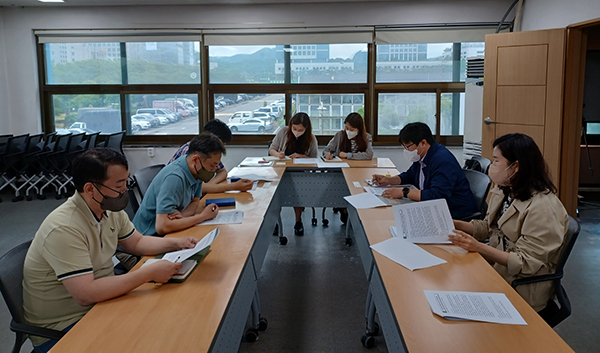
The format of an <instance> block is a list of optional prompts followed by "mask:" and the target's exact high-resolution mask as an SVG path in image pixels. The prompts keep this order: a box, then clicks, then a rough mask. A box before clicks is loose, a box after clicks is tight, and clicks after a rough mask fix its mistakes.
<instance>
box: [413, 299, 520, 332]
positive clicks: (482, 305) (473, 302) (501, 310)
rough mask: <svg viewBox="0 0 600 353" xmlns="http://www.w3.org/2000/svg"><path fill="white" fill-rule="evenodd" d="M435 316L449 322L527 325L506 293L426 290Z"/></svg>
mask: <svg viewBox="0 0 600 353" xmlns="http://www.w3.org/2000/svg"><path fill="white" fill-rule="evenodd" d="M423 292H424V293H425V297H426V298H427V301H428V302H429V307H431V311H433V313H434V314H436V315H439V316H441V317H443V318H445V319H448V320H471V321H484V322H493V323H497V324H511V325H527V322H525V320H523V317H522V316H521V314H519V312H518V311H517V309H516V308H515V307H514V305H512V303H511V302H510V300H508V298H507V297H506V295H505V294H504V293H480V292H450V291H432V290H424V291H423Z"/></svg>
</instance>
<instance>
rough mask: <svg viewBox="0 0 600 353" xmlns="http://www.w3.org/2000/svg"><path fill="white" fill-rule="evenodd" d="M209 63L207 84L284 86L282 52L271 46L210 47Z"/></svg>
mask: <svg viewBox="0 0 600 353" xmlns="http://www.w3.org/2000/svg"><path fill="white" fill-rule="evenodd" d="M208 61H209V71H208V76H209V79H210V83H283V79H284V75H283V71H282V70H279V71H278V70H277V63H282V62H283V51H278V50H276V49H275V46H274V45H262V46H257V45H238V46H219V45H211V46H210V47H209V48H208Z"/></svg>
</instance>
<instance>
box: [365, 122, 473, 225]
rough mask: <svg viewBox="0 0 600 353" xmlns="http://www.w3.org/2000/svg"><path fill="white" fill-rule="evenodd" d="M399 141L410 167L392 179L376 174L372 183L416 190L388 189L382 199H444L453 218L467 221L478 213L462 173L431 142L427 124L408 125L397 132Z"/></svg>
mask: <svg viewBox="0 0 600 353" xmlns="http://www.w3.org/2000/svg"><path fill="white" fill-rule="evenodd" d="M398 141H399V142H400V143H401V144H402V146H403V147H404V148H403V149H404V152H403V153H404V157H405V158H406V159H407V160H408V161H409V162H411V163H412V165H411V167H410V168H409V169H408V170H407V171H406V172H404V173H402V174H400V175H396V176H393V177H386V176H384V175H379V174H375V175H373V183H375V184H378V185H381V186H386V185H401V184H404V185H406V184H412V185H414V186H416V187H417V188H418V190H410V189H409V188H408V187H405V188H389V189H387V190H385V191H384V192H383V194H382V195H383V196H384V197H390V198H396V199H400V198H403V197H407V198H409V199H411V200H413V201H427V200H434V199H446V202H447V203H448V208H449V209H450V214H451V215H452V218H454V219H463V218H467V217H469V216H470V215H472V214H474V213H475V212H476V211H477V207H476V205H475V199H474V198H473V193H472V192H471V187H470V185H469V181H468V180H467V177H466V176H465V173H464V172H463V170H462V168H461V167H460V165H459V164H458V161H457V160H456V158H455V157H454V155H453V154H452V153H451V152H450V151H448V149H446V147H444V146H442V145H440V144H439V143H437V142H435V141H434V140H433V135H432V134H431V130H430V129H429V126H427V124H424V123H410V124H407V125H406V126H404V128H402V130H400V134H399V137H398Z"/></svg>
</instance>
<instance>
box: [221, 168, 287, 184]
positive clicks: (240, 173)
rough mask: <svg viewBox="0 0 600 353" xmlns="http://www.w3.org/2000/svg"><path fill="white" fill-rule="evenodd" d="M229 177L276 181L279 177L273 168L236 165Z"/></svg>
mask: <svg viewBox="0 0 600 353" xmlns="http://www.w3.org/2000/svg"><path fill="white" fill-rule="evenodd" d="M227 174H228V178H240V179H249V180H252V181H260V180H264V181H275V180H277V179H278V178H279V177H278V176H277V173H276V172H275V170H274V169H273V168H241V167H235V168H233V169H232V170H230V171H229V173H227Z"/></svg>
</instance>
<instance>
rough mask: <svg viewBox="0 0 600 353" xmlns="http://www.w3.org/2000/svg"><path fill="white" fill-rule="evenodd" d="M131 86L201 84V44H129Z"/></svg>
mask: <svg viewBox="0 0 600 353" xmlns="http://www.w3.org/2000/svg"><path fill="white" fill-rule="evenodd" d="M126 48H127V77H128V83H130V84H200V43H199V42H151V43H127V45H126Z"/></svg>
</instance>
